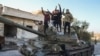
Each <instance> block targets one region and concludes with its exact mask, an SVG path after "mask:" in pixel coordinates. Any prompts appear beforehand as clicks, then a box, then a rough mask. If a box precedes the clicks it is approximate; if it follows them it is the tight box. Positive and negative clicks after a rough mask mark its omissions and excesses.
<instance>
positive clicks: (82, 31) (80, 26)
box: [72, 20, 91, 41]
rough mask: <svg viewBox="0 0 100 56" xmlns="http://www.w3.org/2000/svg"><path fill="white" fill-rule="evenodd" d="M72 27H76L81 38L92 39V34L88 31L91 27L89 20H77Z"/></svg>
mask: <svg viewBox="0 0 100 56" xmlns="http://www.w3.org/2000/svg"><path fill="white" fill-rule="evenodd" d="M72 27H73V28H74V29H75V31H76V33H77V35H78V38H79V39H82V40H85V41H90V39H91V34H90V33H89V32H88V31H87V29H88V27H89V23H88V22H86V21H79V20H76V21H74V22H73V24H72Z"/></svg>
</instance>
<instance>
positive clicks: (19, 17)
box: [0, 4, 41, 38]
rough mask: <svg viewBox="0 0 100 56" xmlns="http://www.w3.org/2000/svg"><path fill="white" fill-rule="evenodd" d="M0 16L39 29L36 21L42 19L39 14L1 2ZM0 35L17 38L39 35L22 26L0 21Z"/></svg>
mask: <svg viewBox="0 0 100 56" xmlns="http://www.w3.org/2000/svg"><path fill="white" fill-rule="evenodd" d="M0 16H2V17H5V18H7V19H9V20H11V21H13V22H15V23H18V24H20V25H23V26H26V27H29V28H31V29H34V30H37V29H38V27H37V26H36V24H35V22H36V21H41V20H40V19H39V17H38V16H37V15H34V14H32V13H30V12H26V11H22V10H19V9H15V8H11V7H7V6H3V5H1V4H0ZM0 35H1V36H5V37H15V38H34V37H36V36H37V35H36V34H33V33H30V32H28V31H25V30H22V29H20V28H17V27H14V26H10V25H7V24H4V23H2V22H0Z"/></svg>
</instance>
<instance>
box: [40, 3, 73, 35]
mask: <svg viewBox="0 0 100 56" xmlns="http://www.w3.org/2000/svg"><path fill="white" fill-rule="evenodd" d="M58 6H59V9H57V6H56V8H55V10H53V12H52V13H51V12H50V11H49V10H47V11H44V10H43V7H42V8H41V9H42V13H43V15H44V33H46V30H47V29H48V27H49V26H48V24H49V23H50V21H52V24H53V26H54V27H55V28H56V29H57V31H60V32H61V31H62V15H63V16H64V18H63V25H64V34H65V33H66V27H67V26H68V33H69V34H70V24H71V22H72V21H73V16H72V14H71V13H70V11H69V9H66V13H64V9H63V11H62V9H61V6H60V4H58ZM59 29H60V30H59Z"/></svg>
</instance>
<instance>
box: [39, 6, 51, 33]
mask: <svg viewBox="0 0 100 56" xmlns="http://www.w3.org/2000/svg"><path fill="white" fill-rule="evenodd" d="M41 9H42V13H43V15H44V33H45V34H46V30H47V29H48V23H49V21H50V14H49V12H48V11H44V10H43V7H42V8H41Z"/></svg>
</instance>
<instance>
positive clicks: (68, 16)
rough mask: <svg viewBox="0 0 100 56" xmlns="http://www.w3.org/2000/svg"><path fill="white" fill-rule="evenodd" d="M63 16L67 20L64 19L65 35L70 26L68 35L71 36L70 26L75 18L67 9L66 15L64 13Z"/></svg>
mask: <svg viewBox="0 0 100 56" xmlns="http://www.w3.org/2000/svg"><path fill="white" fill-rule="evenodd" d="M63 15H64V16H65V18H64V19H63V21H64V34H65V33H66V27H67V26H68V34H70V24H71V23H72V21H73V16H72V14H71V13H70V11H69V9H66V13H64V11H63Z"/></svg>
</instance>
